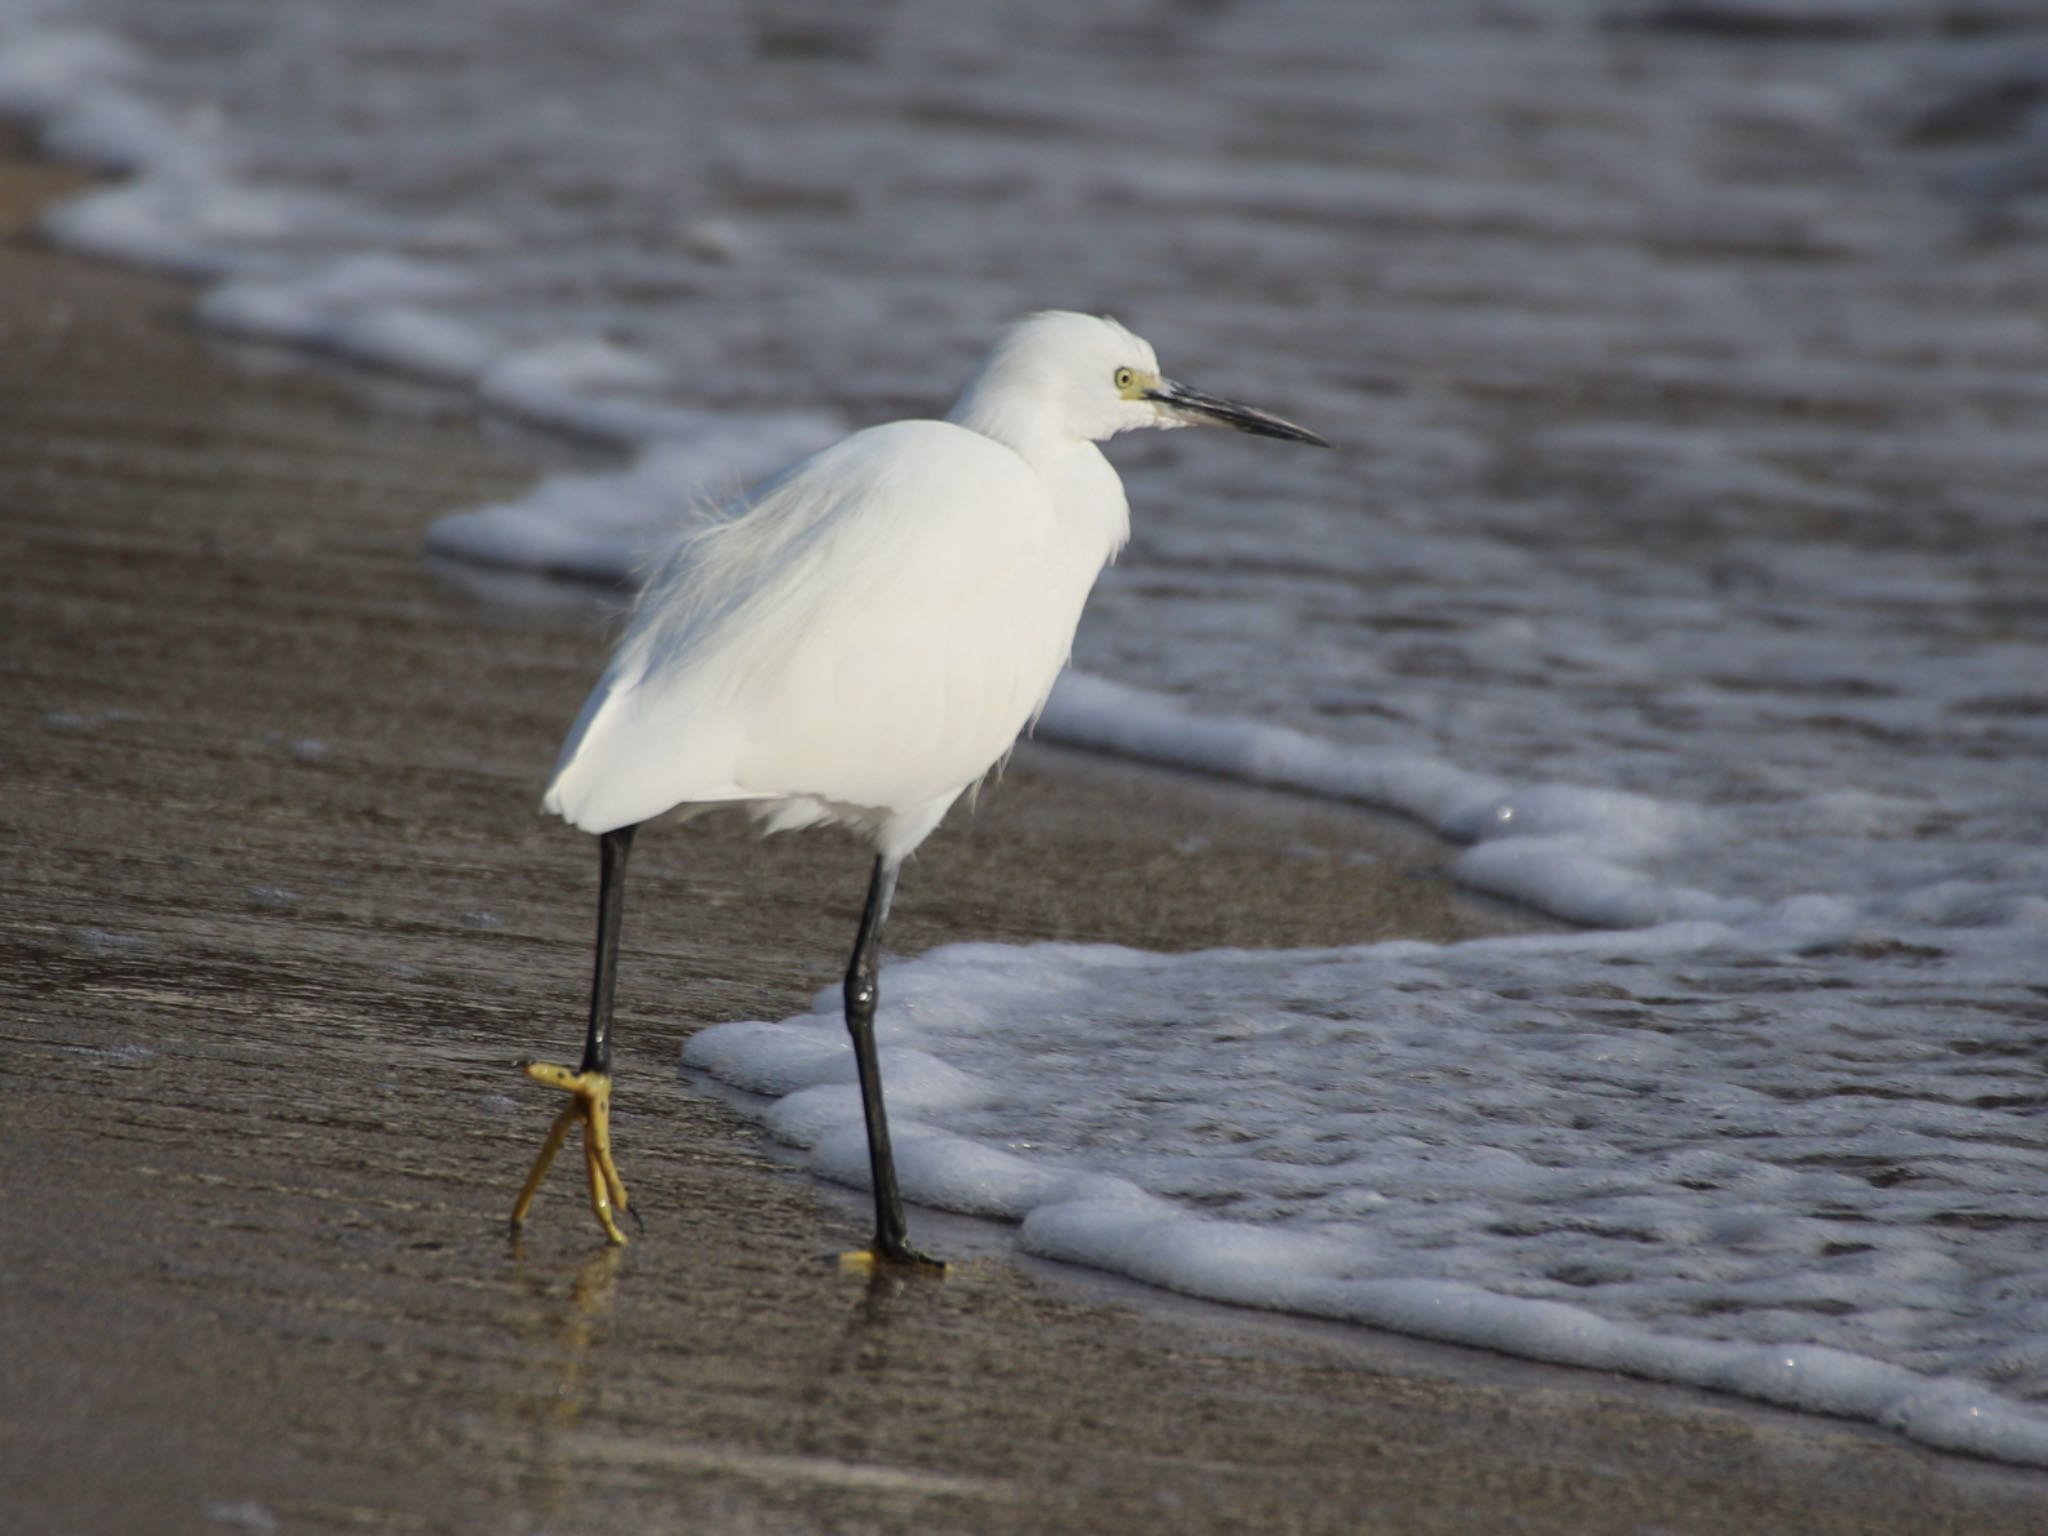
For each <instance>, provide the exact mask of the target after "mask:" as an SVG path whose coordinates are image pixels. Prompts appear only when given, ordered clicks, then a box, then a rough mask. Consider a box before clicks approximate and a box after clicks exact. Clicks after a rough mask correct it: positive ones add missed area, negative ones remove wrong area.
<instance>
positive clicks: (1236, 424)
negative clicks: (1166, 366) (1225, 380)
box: [1145, 379, 1330, 448]
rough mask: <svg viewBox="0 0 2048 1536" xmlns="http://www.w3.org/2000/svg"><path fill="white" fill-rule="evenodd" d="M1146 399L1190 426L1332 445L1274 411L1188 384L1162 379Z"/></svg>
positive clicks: (1325, 446) (1321, 446)
mask: <svg viewBox="0 0 2048 1536" xmlns="http://www.w3.org/2000/svg"><path fill="white" fill-rule="evenodd" d="M1145 398H1146V399H1147V400H1151V401H1154V402H1156V403H1157V404H1158V405H1159V406H1161V407H1162V408H1163V409H1164V410H1165V411H1166V414H1167V415H1169V416H1172V417H1174V418H1175V419H1176V420H1179V421H1184V422H1186V423H1188V424H1189V425H1190V426H1212V427H1229V428H1231V429H1233V430H1234V431H1238V432H1250V433H1252V434H1254V435H1256V436H1258V437H1278V438H1284V439H1285V440H1286V441H1288V442H1290V443H1314V444H1315V445H1316V446H1317V447H1318V448H1327V447H1329V446H1330V444H1329V440H1328V439H1327V438H1324V437H1320V436H1318V435H1317V434H1316V433H1314V432H1311V431H1309V429H1308V428H1307V427H1298V426H1296V425H1295V424H1294V423H1293V422H1291V421H1288V420H1287V419H1286V418H1285V417H1281V416H1275V415H1274V414H1273V413H1272V412H1271V411H1262V410H1259V409H1258V408H1257V407H1256V406H1250V405H1244V404H1241V403H1240V402H1238V401H1236V400H1225V399H1224V398H1223V397H1222V396H1221V395H1207V394H1204V393H1202V391H1201V390H1199V389H1190V388H1188V386H1187V385H1185V384H1176V383H1174V382H1173V380H1171V379H1161V380H1160V381H1159V383H1158V385H1157V386H1156V387H1154V388H1152V389H1148V390H1146V391H1145Z"/></svg>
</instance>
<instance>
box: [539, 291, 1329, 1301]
mask: <svg viewBox="0 0 2048 1536" xmlns="http://www.w3.org/2000/svg"><path fill="white" fill-rule="evenodd" d="M1198 423H1214V424H1220V425H1223V426H1229V427H1234V428H1236V429H1237V430H1239V431H1242V432H1253V433H1258V434H1260V435H1263V436H1267V437H1278V438H1287V439H1291V440H1293V441H1296V442H1306V443H1318V444H1322V443H1323V439H1322V438H1320V437H1318V436H1316V434H1315V433H1313V432H1310V431H1308V430H1307V429H1306V428H1303V427H1298V426H1295V425H1294V424H1293V423H1291V422H1287V421H1283V420H1281V419H1280V418H1279V417H1277V416H1271V415H1268V414H1266V413H1265V412H1263V411H1258V410H1254V409H1252V408H1251V407H1249V406H1245V405H1239V404H1237V403H1236V402H1234V401H1229V400H1222V399H1218V398H1216V397H1215V396H1212V395H1205V394H1202V393H1200V392H1198V391H1196V390H1192V389H1188V388H1186V387H1184V386H1182V385H1179V384H1176V383H1173V382H1172V381H1170V380H1168V379H1165V378H1162V377H1161V376H1160V373H1159V363H1158V359H1157V358H1156V357H1155V356H1154V354H1153V351H1152V348H1151V346H1150V345H1149V344H1147V343H1146V342H1145V341H1144V340H1143V339H1142V338H1140V337H1138V336H1134V335H1133V334H1131V332H1129V331H1127V330H1125V329H1124V328H1123V327H1122V326H1121V325H1119V324H1117V322H1116V321H1114V320H1111V319H1106V318H1104V319H1097V318H1096V317H1094V316H1091V315H1081V314H1073V313H1068V312H1064V311H1053V312H1048V313H1045V314H1039V315H1033V316H1031V317H1030V318H1028V319H1025V320H1022V321H1020V322H1018V323H1017V324H1016V325H1014V326H1012V327H1011V328H1010V329H1009V330H1008V331H1007V332H1006V333H1005V334H1004V335H1003V337H1002V339H1001V340H1000V341H998V342H997V344H996V347H995V350H994V351H993V352H991V353H990V354H989V357H988V360H987V361H986V362H984V363H983V364H982V366H981V369H980V371H979V372H977V373H976V374H975V376H974V377H973V379H972V380H971V381H970V382H969V383H968V385H967V388H966V389H965V390H964V391H963V392H962V393H961V395H960V398H959V399H958V400H957V401H956V402H955V403H954V405H953V409H952V410H951V411H950V412H949V413H948V415H947V417H946V419H945V420H944V421H899V422H894V423H891V424H890V425H887V426H879V427H871V428H869V429H867V430H866V431H862V432H856V433H854V434H853V435H852V436H851V437H848V438H847V439H845V440H844V441H843V442H840V443H838V444H836V445H835V446H833V447H831V448H827V449H825V450H824V451H823V452H820V453H817V454H815V455H813V456H812V457H810V458H808V459H804V460H802V461H801V462H799V463H797V464H794V465H792V466H790V467H789V468H788V469H785V470H784V471H782V473H780V474H778V475H776V476H775V477H773V478H772V479H770V480H769V481H767V482H766V483H765V484H763V485H761V486H759V487H757V488H756V489H755V490H754V491H753V492H752V493H751V494H749V495H747V496H746V497H744V498H742V500H741V501H740V503H739V504H738V505H737V506H736V507H734V508H733V509H731V512H730V515H728V516H726V517H724V518H722V519H720V520H719V521H717V522H716V523H714V524H713V525H712V526H711V527H710V528H708V529H707V530H706V531H704V532H702V533H700V534H698V535H697V536H695V537H694V538H692V539H689V540H687V541H686V542H685V543H684V544H683V545H682V547H681V548H680V549H678V551H677V552H676V553H675V555H674V556H672V557H671V558H670V559H669V561H668V562H667V563H666V565H665V566H664V567H663V568H662V569H661V570H660V571H658V572H657V573H656V574H655V576H654V578H653V579H652V580H651V581H650V582H649V583H648V584H647V586H646V588H645V590H644V592H643V593H642V595H641V598H640V602H639V604H638V606H637V608H636V609H635V611H634V613H633V617H632V620H631V622H630V623H629V624H628V625H627V628H626V631H625V633H624V635H623V636H622V637H621V639H620V641H619V644H618V648H617V650H616V651H615V652H614V654H613V656H612V659H611V664H610V665H609V666H608V667H607V668H606V669H605V673H604V676H603V677H602V678H601V679H600V680H599V681H598V684H597V686H596V688H595V689H593V690H592V692H591V695H590V698H589V701H588V702H587V703H586V704H585V705H584V706H583V713H582V714H581V715H580V716H579V717H578V718H577V721H576V723H575V725H574V726H573V727H572V728H571V729H570V731H569V737H568V740H567V741H566V742H564V743H563V746H562V752H561V757H560V759H559V760H558V761H557V762H556V764H555V774H554V779H553V781H552V782H551V783H550V784H549V786H548V790H547V796H546V800H545V802H544V803H545V806H546V808H547V809H548V810H550V811H554V812H557V813H559V814H560V815H561V816H562V817H564V818H565V819H566V820H568V821H570V822H571V823H573V824H574V825H576V826H578V827H581V828H582V829H583V830H584V831H586V832H594V833H597V834H599V836H600V838H601V844H600V854H601V873H600V880H599V898H598V937H597V963H596V975H595V978H594V981H593V983H592V987H591V1002H590V1022H589V1029H588V1032H587V1035H586V1037H585V1043H584V1052H583V1061H582V1066H581V1067H580V1068H579V1069H578V1070H577V1071H574V1072H572V1071H570V1070H568V1069H567V1068H565V1067H558V1066H549V1065H546V1064H542V1063H532V1064H528V1065H527V1068H526V1070H527V1072H528V1073H529V1074H530V1075H531V1076H532V1077H534V1078H535V1079H536V1080H537V1081H540V1082H543V1083H547V1084H550V1085H551V1086H554V1087H557V1088H561V1089H563V1090H565V1091H567V1092H568V1093H570V1094H571V1095H573V1097H572V1099H571V1102H570V1103H569V1104H568V1105H567V1106H565V1107H564V1108H563V1110H562V1112H561V1113H560V1114H559V1115H558V1116H557V1117H556V1119H555V1123H554V1126H553V1128H552V1129H551V1130H550V1131H549V1133H548V1138H547V1141H546V1143H545V1145H544V1146H543V1147H542V1149H541V1153H540V1156H539V1157H538V1158H537V1159H536V1160H535V1162H534V1166H533V1170H532V1172H531V1173H530V1174H529V1175H528V1176H527V1180H526V1185H525V1187H524V1189H522V1191H521V1192H520V1196H519V1201H518V1204H517V1205H516V1206H515V1207H514V1209H513V1214H512V1224H513V1226H514V1228H515V1229H516V1228H517V1227H518V1226H519V1225H520V1224H521V1223H522V1222H523V1221H524V1220H525V1218H526V1213H527V1210H528V1208H529V1206H530V1205H531V1203H532V1200H533V1196H534V1192H535V1191H536V1190H537V1189H538V1187H539V1185H540V1181H541V1178H542V1176H543V1175H544V1174H545V1173H546V1171H547V1168H548V1164H549V1163H550V1161H551V1160H552V1159H553V1157H554V1155H555V1152H556V1150H557V1149H558V1148H559V1147H560V1146H561V1144H562V1141H563V1139H564V1138H565V1137H566V1136H567V1134H568V1132H569V1130H570V1128H571V1127H572V1126H573V1125H574V1124H576V1123H577V1122H578V1121H581V1122H582V1124H583V1142H584V1160H585V1165H586V1171H587V1173H588V1175H589V1179H590V1199H591V1205H592V1208H593V1209H594V1210H595V1211H596V1213H597V1217H598V1220H599V1221H600V1222H601V1223H602V1224H603V1226H604V1229H605V1232H606V1234H607V1236H608V1237H609V1238H610V1239H611V1240H612V1241H613V1242H615V1243H623V1242H624V1241H625V1236H624V1234H623V1233H622V1232H621V1231H620V1230H619V1227H618V1223H617V1221H616V1220H615V1219H614V1217H613V1214H612V1211H613V1209H614V1208H616V1209H618V1210H624V1209H626V1206H627V1202H626V1192H625V1187H624V1185H623V1184H622V1183H621V1182H620V1179H619V1175H618V1170H617V1168H616V1166H615V1164H614V1163H613V1160H612V1155H611V1149H610V1135H609V1128H608V1127H609V1105H610V1094H611V1008H612V991H613V982H614V979H615V976H616V973H617V957H618V941H619V919H620V911H621V905H622V897H623V893H624V888H625V876H626V856H627V853H628V850H629V849H630V847H631V844H632V839H633V834H634V832H635V831H636V830H637V829H638V828H639V826H640V825H641V824H642V823H644V822H646V821H648V820H650V819H651V818H653V817H656V816H659V815H661V814H662V813H664V812H666V811H670V810H675V809H681V810H683V811H684V812H685V813H687V814H696V813H699V812H702V811H705V810H709V809H712V808H714V807H718V806H738V807H740V808H741V809H743V810H745V811H746V812H747V813H748V814H750V815H751V816H753V817H754V818H755V819H756V820H757V821H759V822H761V823H762V824H763V825H764V826H765V828H766V829H767V830H768V831H771V832H773V831H782V830H786V829H789V828H795V827H809V826H817V825H821V824H825V823H831V822H837V823H841V824H843V825H845V826H847V827H849V828H851V829H852V830H853V831H854V832H856V833H857V834H859V835H860V836H862V837H864V838H866V839H867V840H868V841H869V842H870V843H871V844H872V846H873V848H874V850H875V863H874V874H873V877H872V879H871V881H870V883H869V886H868V896H867V905H866V909H865V911H864V912H863V913H862V916H861V922H860V931H859V935H858V937H857V938H856V940H855V943H854V948H853V955H852V959H851V961H850V963H849V965H848V968H847V973H846V988H845V1000H846V1025H847V1029H848V1031H849V1032H850V1033H851V1035H852V1038H853V1050H854V1057H855V1062H856V1066H857V1069H858V1073H859V1077H860V1087H861V1096H862V1101H863V1105H864V1108H865V1111H866V1116H867V1132H868V1155H869V1161H870V1171H871V1174H872V1179H873V1186H874V1195H875V1221H876V1229H875V1240H874V1244H873V1246H872V1247H871V1248H870V1249H869V1250H867V1251H866V1253H865V1254H864V1255H861V1256H859V1257H861V1258H864V1259H866V1260H869V1261H872V1262H876V1263H889V1264H899V1265H910V1266H926V1267H929V1266H932V1265H933V1264H934V1261H932V1260H929V1259H926V1258H924V1257H923V1256H922V1255H920V1254H919V1253H917V1252H916V1250H914V1249H913V1248H911V1247H910V1244H909V1241H908V1235H907V1229H906V1226H905V1222H904V1217H903V1205H902V1200H901V1198H900V1197H899V1195H898V1193H897V1188H896V1175H895V1166H894V1160H893V1158H892V1156H891V1153H890V1148H889V1130H888V1121H887V1117H886V1114H885V1112H884V1109H883V1103H882V1082H881V1073H880V1068H879V1065H878V1063H877V1061H876V1056H875V1044H874V1013H875V1001H876V995H877V994H876V984H875V978H876V967H877V956H878V952H879V949H880V945H881V937H882V926H883V923H884V922H885V921H886V920H887V918H888V915H889V901H890V897H891V895H892V893H893V892H894V890H895V885H896V873H897V870H898V868H899V866H900V865H901V864H902V862H903V860H904V859H905V858H906V857H907V856H908V855H909V854H910V853H911V851H912V850H913V849H915V848H916V847H917V846H918V844H920V843H921V842H923V841H924V839H925V838H926V837H927V836H928V835H929V834H930V833H931V831H932V829H933V828H934V827H936V826H937V825H938V824H939V821H940V818H942V817H943V816H944V815H945V814H946V811H947V809H948V808H949V807H950V806H951V805H952V804H953V802H954V801H955V800H956V799H958V798H959V796H960V795H961V793H962V792H963V791H964V790H966V789H967V788H968V787H969V786H970V785H972V784H975V783H977V782H978V781H979V780H980V779H981V778H982V777H983V776H984V775H986V774H987V773H988V772H989V770H990V769H991V768H993V767H994V766H995V765H996V764H997V763H998V762H1000V761H1001V760H1002V758H1003V757H1004V755H1005V754H1006V753H1008V752H1009V750H1010V749H1011V747H1012V745H1013V744H1014V743H1015V742H1016V740H1017V737H1018V735H1019V733H1020V732H1022V731H1023V730H1024V729H1025V728H1026V727H1027V726H1028V725H1029V724H1030V723H1031V722H1032V721H1033V720H1034V719H1036V718H1037V715H1038V712H1039V710H1040V709H1041V708H1042V707H1043V705H1044V703H1045V700H1046V696H1047V695H1048V694H1049V693H1050V692H1051V691H1052V685H1053V680H1054V679H1055V678H1056V677H1057V676H1058V675H1059V672H1060V669H1061V668H1062V667H1063V666H1064V665H1065V664H1066V661H1067V655H1068V652H1069V650H1070V649H1071V647H1072V644H1073V638H1074V630H1075V627H1076V625H1078V623H1079V622H1080V618H1081V608H1082V604H1083V603H1084V602H1086V600H1087V597H1088V593H1089V590H1090V589H1091V588H1092V587H1093V586H1094V584H1095V579H1096V577H1097V575H1098V574H1100V572H1101V570H1102V568H1103V567H1104V566H1105V565H1106V564H1108V563H1109V561H1110V560H1111V559H1113V558H1114V557H1115V555H1116V553H1117V551H1118V550H1119V549H1121V548H1122V547H1123V544H1124V541H1125V540H1126V539H1127V538H1128V537H1129V534H1130V511H1129V507H1128V504H1127V503H1126V502H1125V500H1124V490H1123V484H1122V482H1121V481H1120V480H1119V479H1118V478H1117V474H1116V471H1115V470H1114V469H1112V468H1111V467H1110V464H1109V461H1108V460H1107V459H1106V458H1104V457H1103V455H1102V452H1101V450H1100V449H1099V448H1097V447H1096V444H1097V443H1098V442H1101V441H1103V440H1105V439H1107V438H1110V437H1113V436H1115V435H1116V434H1117V433H1119V432H1124V431H1129V430H1131V429H1132V428H1135V427H1178V426H1186V425H1192V424H1198ZM1324 446H1327V444H1324Z"/></svg>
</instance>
